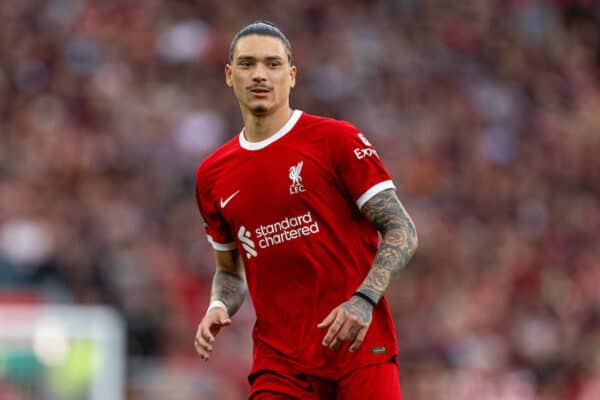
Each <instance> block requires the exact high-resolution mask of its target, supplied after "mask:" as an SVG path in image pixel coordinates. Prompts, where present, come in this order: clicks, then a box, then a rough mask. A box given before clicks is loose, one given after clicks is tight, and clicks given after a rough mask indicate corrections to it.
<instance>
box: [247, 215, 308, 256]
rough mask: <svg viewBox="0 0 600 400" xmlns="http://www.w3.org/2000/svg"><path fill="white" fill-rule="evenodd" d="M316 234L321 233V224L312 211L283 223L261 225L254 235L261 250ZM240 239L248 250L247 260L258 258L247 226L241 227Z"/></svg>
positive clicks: (287, 218) (283, 220) (289, 218)
mask: <svg viewBox="0 0 600 400" xmlns="http://www.w3.org/2000/svg"><path fill="white" fill-rule="evenodd" d="M316 233H319V223H318V222H317V221H315V220H314V219H313V217H312V214H311V213H310V211H309V212H307V213H306V214H300V215H297V216H295V217H285V218H284V219H282V220H281V221H277V222H274V223H272V224H268V225H260V226H259V227H257V228H256V229H255V230H254V235H255V236H256V240H257V241H258V243H257V244H258V248H260V249H266V248H269V247H271V246H277V245H280V244H283V243H285V242H288V241H291V240H295V239H298V238H301V237H306V236H310V235H314V234H316ZM238 239H239V240H240V242H241V243H242V248H243V249H244V250H246V257H247V258H252V257H256V256H257V254H258V252H257V249H256V243H255V242H254V240H253V239H252V235H251V233H250V231H249V230H248V229H247V228H246V227H245V226H241V227H240V229H239V231H238Z"/></svg>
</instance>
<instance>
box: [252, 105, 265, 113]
mask: <svg viewBox="0 0 600 400" xmlns="http://www.w3.org/2000/svg"><path fill="white" fill-rule="evenodd" d="M268 111H269V109H268V108H267V107H266V106H264V105H262V104H259V105H256V106H254V107H252V113H253V114H254V115H264V114H266V113H267V112H268Z"/></svg>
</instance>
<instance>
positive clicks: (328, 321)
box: [317, 309, 337, 328]
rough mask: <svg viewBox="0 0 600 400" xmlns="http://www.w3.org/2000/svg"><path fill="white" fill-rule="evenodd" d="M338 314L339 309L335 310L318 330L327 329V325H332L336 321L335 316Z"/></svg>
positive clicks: (318, 326)
mask: <svg viewBox="0 0 600 400" xmlns="http://www.w3.org/2000/svg"><path fill="white" fill-rule="evenodd" d="M336 314H337V309H333V310H332V311H331V312H330V313H329V315H328V316H326V317H325V319H324V320H323V321H321V322H319V324H318V325H317V328H325V327H326V326H327V325H329V324H331V323H332V322H333V321H334V320H335V316H336Z"/></svg>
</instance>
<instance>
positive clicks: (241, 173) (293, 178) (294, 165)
mask: <svg viewBox="0 0 600 400" xmlns="http://www.w3.org/2000/svg"><path fill="white" fill-rule="evenodd" d="M338 192H339V187H338V184H337V179H336V176H335V173H334V171H333V169H332V167H331V164H330V162H329V159H328V156H327V154H326V152H325V151H324V150H323V149H322V148H319V147H318V146H310V147H297V146H279V147H278V148H277V149H274V150H273V151H260V152H247V153H245V154H243V155H242V156H241V157H238V158H236V160H235V162H233V163H231V164H230V165H229V166H228V168H225V169H224V170H223V171H222V173H221V174H220V177H219V179H218V182H217V184H216V185H215V195H216V198H217V199H218V201H219V207H220V211H221V214H222V215H223V217H224V218H225V219H226V220H227V221H228V222H229V223H230V224H231V225H233V226H237V225H240V224H244V223H248V222H250V221H252V220H257V222H259V221H258V220H260V221H261V222H262V221H269V220H277V219H279V218H284V217H286V216H291V215H296V214H298V215H301V214H302V213H306V212H307V211H310V210H315V209H320V208H322V207H323V206H325V205H326V203H327V199H331V198H332V197H335V196H339V195H336V193H338Z"/></svg>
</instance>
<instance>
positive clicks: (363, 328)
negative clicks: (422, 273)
mask: <svg viewBox="0 0 600 400" xmlns="http://www.w3.org/2000/svg"><path fill="white" fill-rule="evenodd" d="M361 211H362V213H363V214H364V215H365V216H366V217H367V218H368V219H369V221H371V223H372V224H373V225H374V226H375V227H376V228H377V230H378V231H379V232H380V233H381V235H382V241H381V243H380V245H379V249H378V250H377V253H376V254H375V259H374V260H373V264H372V266H371V269H370V270H369V273H368V274H367V276H366V277H365V279H364V280H363V282H362V284H361V285H360V286H359V287H358V288H357V289H356V292H360V293H361V294H362V295H363V296H366V297H367V298H368V299H369V300H370V301H369V300H367V299H364V298H363V297H359V296H352V297H351V298H350V299H349V300H347V301H346V302H344V303H342V304H341V305H339V306H338V307H336V308H335V309H334V310H333V311H331V313H329V315H328V316H327V317H325V319H324V320H323V321H322V322H321V323H320V324H319V325H318V327H319V328H324V327H326V326H328V325H331V326H330V327H329V330H328V331H327V334H326V335H325V338H324V339H323V346H330V347H331V348H332V349H335V348H337V347H339V346H340V345H341V344H342V341H353V343H352V345H351V346H350V351H356V350H357V349H358V347H359V346H360V345H361V344H362V342H363V340H364V338H365V336H366V334H367V331H368V329H369V326H370V324H371V319H372V315H371V314H372V311H373V305H372V304H377V303H378V302H379V300H380V299H381V297H383V295H384V293H385V291H386V290H387V288H388V287H389V285H390V283H391V282H392V280H393V279H394V278H395V277H396V276H397V275H398V273H399V272H400V271H401V270H402V269H403V268H404V267H405V266H406V264H408V262H409V261H410V259H411V257H412V255H413V254H414V252H415V250H416V249H417V244H418V240H417V232H416V229H415V225H414V223H413V221H412V219H411V218H410V216H409V215H408V213H407V212H406V210H405V209H404V207H403V206H402V204H401V203H400V200H398V197H397V196H396V193H395V192H394V191H393V190H384V191H382V192H380V193H378V194H376V195H375V196H373V198H371V199H370V200H369V201H367V202H366V203H365V205H364V206H363V207H362V209H361ZM371 303H372V304H371Z"/></svg>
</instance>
